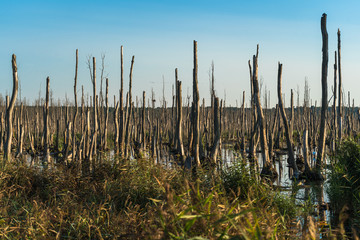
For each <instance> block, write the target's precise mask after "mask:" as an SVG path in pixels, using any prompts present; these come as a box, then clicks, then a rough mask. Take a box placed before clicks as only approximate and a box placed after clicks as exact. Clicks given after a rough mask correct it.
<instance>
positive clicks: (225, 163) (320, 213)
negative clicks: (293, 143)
mask: <svg viewBox="0 0 360 240" xmlns="http://www.w3.org/2000/svg"><path fill="white" fill-rule="evenodd" d="M166 148H167V147H165V146H164V148H162V149H159V150H158V151H157V157H156V160H155V161H156V162H157V163H160V164H163V165H165V166H166V167H171V166H173V164H176V163H175V162H176V161H175V159H174V156H173V154H171V153H170V152H169V151H168V150H167V149H166ZM133 156H134V155H133V153H131V157H130V160H134V157H133ZM220 156H221V165H222V167H224V168H226V167H229V166H232V165H233V164H235V163H236V162H238V161H242V160H241V158H242V156H241V153H239V152H237V151H235V150H234V149H233V148H232V146H231V145H223V147H222V149H221V154H220ZM25 158H26V162H27V163H28V164H29V165H31V166H33V167H39V168H43V166H42V164H41V158H42V157H41V156H38V157H35V158H33V157H31V156H30V155H26V157H25ZM102 158H103V159H109V160H110V161H112V160H114V158H115V155H114V151H113V150H112V151H108V152H106V153H104V154H103V155H102ZM145 158H149V156H148V155H147V154H145ZM287 158H288V156H287V153H286V152H276V153H275V164H274V167H275V168H276V170H277V172H278V177H277V179H276V180H275V181H274V183H273V185H274V187H275V188H278V189H279V190H280V191H279V192H280V194H284V195H287V196H291V197H292V199H293V200H294V201H295V204H296V205H298V206H300V207H307V206H310V207H311V206H312V208H313V209H312V211H311V212H312V214H311V216H312V217H314V218H315V219H316V220H317V221H318V222H319V223H320V226H321V229H319V232H320V238H322V235H321V234H323V235H324V236H326V233H327V232H328V231H329V230H330V224H331V211H330V210H329V207H328V206H329V205H330V204H329V203H330V202H329V196H328V193H327V189H328V182H327V180H325V181H324V182H323V183H318V184H306V183H305V182H304V181H299V182H295V181H293V180H292V179H291V176H292V169H291V168H290V167H289V165H288V163H287ZM311 163H312V164H314V162H313V161H311ZM326 164H329V159H328V158H327V159H326ZM262 167H263V160H262V156H261V153H257V166H256V168H257V171H258V172H261V170H262ZM324 173H325V177H326V176H327V173H328V170H326V169H325V171H324ZM299 224H300V225H301V226H304V225H305V224H307V216H298V218H297V219H296V221H295V222H294V226H295V225H299ZM299 234H300V233H299Z"/></svg>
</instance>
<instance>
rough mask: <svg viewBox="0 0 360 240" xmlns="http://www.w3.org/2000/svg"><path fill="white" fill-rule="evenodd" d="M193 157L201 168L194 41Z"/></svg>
mask: <svg viewBox="0 0 360 240" xmlns="http://www.w3.org/2000/svg"><path fill="white" fill-rule="evenodd" d="M193 102H194V115H193V136H194V141H193V157H194V160H195V162H196V166H197V167H200V156H199V142H200V127H199V125H200V119H199V114H200V105H199V86H198V59H197V41H194V69H193Z"/></svg>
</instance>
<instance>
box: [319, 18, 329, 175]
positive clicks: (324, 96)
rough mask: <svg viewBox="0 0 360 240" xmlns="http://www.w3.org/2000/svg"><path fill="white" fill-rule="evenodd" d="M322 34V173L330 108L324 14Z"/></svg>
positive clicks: (320, 137)
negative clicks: (327, 115)
mask: <svg viewBox="0 0 360 240" xmlns="http://www.w3.org/2000/svg"><path fill="white" fill-rule="evenodd" d="M321 34H322V40H323V48H322V69H321V88H322V97H321V119H320V136H319V145H318V155H317V160H316V170H317V172H318V173H320V171H321V168H322V162H323V160H324V155H325V138H326V112H327V107H328V99H327V91H328V89H327V74H328V61H329V58H328V34H327V30H326V14H325V13H324V14H323V16H322V18H321Z"/></svg>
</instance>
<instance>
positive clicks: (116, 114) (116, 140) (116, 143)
mask: <svg viewBox="0 0 360 240" xmlns="http://www.w3.org/2000/svg"><path fill="white" fill-rule="evenodd" d="M114 101H115V96H114ZM114 124H115V136H114V147H115V154H119V102H117V103H116V106H115V110H114Z"/></svg>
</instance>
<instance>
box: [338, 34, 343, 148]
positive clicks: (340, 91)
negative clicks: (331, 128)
mask: <svg viewBox="0 0 360 240" xmlns="http://www.w3.org/2000/svg"><path fill="white" fill-rule="evenodd" d="M340 35H341V34H340V29H338V32H337V37H338V39H337V40H338V41H337V47H338V74H339V103H338V110H337V111H338V115H337V119H338V127H339V131H338V134H339V141H341V138H342V114H343V112H342V81H341V39H340Z"/></svg>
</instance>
